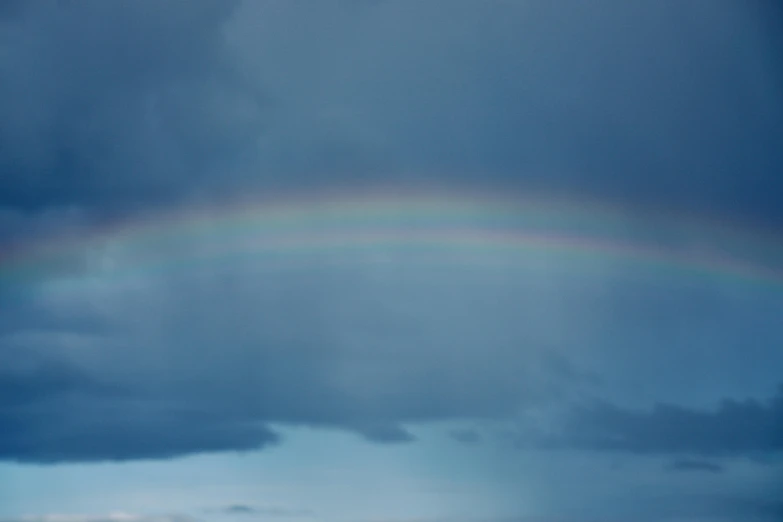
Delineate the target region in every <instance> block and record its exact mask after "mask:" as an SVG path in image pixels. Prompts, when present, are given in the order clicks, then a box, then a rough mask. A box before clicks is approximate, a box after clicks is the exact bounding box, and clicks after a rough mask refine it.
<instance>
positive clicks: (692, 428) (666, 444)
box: [561, 387, 783, 456]
mask: <svg viewBox="0 0 783 522" xmlns="http://www.w3.org/2000/svg"><path fill="white" fill-rule="evenodd" d="M566 431H567V433H566V435H565V440H564V441H561V443H564V444H565V445H568V446H572V447H577V448H584V449H597V450H609V451H630V452H634V453H674V454H692V455H715V456H721V455H725V456H732V455H740V456H742V455H747V456H753V455H757V454H762V455H763V454H767V453H776V452H781V451H783V387H781V388H780V391H779V392H778V393H777V395H775V396H774V397H772V398H770V399H769V400H767V401H760V400H756V399H747V400H742V401H738V400H734V399H724V400H723V401H722V402H721V403H720V405H719V406H718V407H717V408H716V409H714V410H712V411H709V410H698V409H692V408H686V407H682V406H677V405H672V404H657V405H656V406H655V407H654V408H652V409H651V410H649V411H642V410H631V409H626V408H622V407H619V406H616V405H613V404H609V403H600V404H597V405H594V406H592V407H588V408H584V409H581V410H580V411H578V412H577V413H576V414H575V416H574V418H572V419H571V420H570V421H568V427H567V428H566Z"/></svg>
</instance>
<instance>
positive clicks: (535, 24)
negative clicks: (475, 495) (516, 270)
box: [0, 0, 783, 462]
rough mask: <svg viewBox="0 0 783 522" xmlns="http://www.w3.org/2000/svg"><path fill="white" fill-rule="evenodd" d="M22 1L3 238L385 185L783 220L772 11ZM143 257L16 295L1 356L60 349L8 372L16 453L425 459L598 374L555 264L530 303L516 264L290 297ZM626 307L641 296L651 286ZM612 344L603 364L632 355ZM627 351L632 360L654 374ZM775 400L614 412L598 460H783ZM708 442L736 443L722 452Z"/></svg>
mask: <svg viewBox="0 0 783 522" xmlns="http://www.w3.org/2000/svg"><path fill="white" fill-rule="evenodd" d="M2 5H3V6H7V7H8V9H6V10H4V11H2V14H0V17H1V18H2V19H1V20H0V31H2V33H0V38H1V39H2V42H1V43H0V45H1V47H0V48H2V53H0V77H2V78H3V79H4V81H3V82H2V83H1V84H0V209H2V210H0V238H3V239H7V238H13V239H14V240H16V239H18V237H25V238H28V236H33V237H38V236H39V235H44V236H45V234H46V233H47V231H51V230H56V231H57V232H56V233H57V234H60V233H61V232H62V233H65V232H64V231H67V230H70V229H71V228H77V229H79V228H80V227H88V226H89V224H90V223H91V221H90V219H91V217H92V215H93V214H94V213H96V212H97V213H101V212H108V211H110V210H113V209H115V208H116V207H118V206H120V207H124V206H128V207H145V206H146V205H151V204H159V203H160V202H162V201H168V200H172V199H177V198H180V197H186V196H194V197H203V198H209V197H212V196H213V195H214V194H213V192H214V193H217V192H220V191H221V190H229V191H230V190H237V191H240V192H242V193H243V194H248V195H252V194H253V193H254V192H262V193H263V192H266V191H271V190H273V189H275V188H279V187H280V186H283V185H285V186H288V187H296V188H303V189H306V188H308V187H311V186H314V185H337V186H343V185H346V184H347V185H351V186H352V185H354V184H357V183H365V182H368V183H378V182H380V183H382V184H384V185H389V184H397V183H409V182H420V181H424V182H435V183H436V184H437V183H441V184H449V183H461V182H481V183H487V184H494V183H500V184H518V185H521V186H523V187H533V188H542V189H548V190H554V191H565V192H573V193H579V194H594V195H599V196H606V197H607V198H610V199H611V198H613V199H616V200H620V201H621V202H624V203H628V204H635V203H637V202H652V203H656V204H663V205H667V206H668V205H672V206H678V205H680V206H688V207H689V206H693V207H694V208H706V207H714V208H716V209H720V210H726V209H728V210H733V211H737V212H740V213H741V212H743V211H746V210H747V211H749V212H751V213H756V214H757V215H760V216H761V217H763V218H765V219H768V220H771V221H775V220H777V219H779V218H780V219H781V221H783V216H781V214H780V210H779V208H778V206H779V205H778V199H779V194H780V190H779V189H780V180H779V179H778V178H779V175H778V173H779V171H780V170H781V169H780V167H781V156H780V151H779V147H777V142H776V137H777V135H778V134H779V132H778V131H779V130H781V129H780V118H781V114H783V108H781V107H782V105H781V103H780V97H779V93H778V89H779V87H780V85H781V82H780V77H779V75H776V74H777V73H776V71H775V70H774V67H773V65H774V62H775V60H776V59H777V58H778V55H777V54H775V53H776V52H777V51H776V50H775V48H774V47H772V46H770V45H768V42H767V40H766V38H767V36H768V35H767V33H766V32H764V31H766V29H764V30H760V31H761V32H760V33H758V34H757V33H756V30H757V28H758V26H757V24H756V23H755V22H757V21H758V20H759V19H762V18H764V15H765V14H766V13H765V12H761V11H763V9H759V10H758V11H754V10H753V9H746V8H740V7H739V4H733V3H730V2H720V1H718V0H711V1H709V2H692V3H688V4H687V5H686V4H684V3H682V2H677V1H674V0H668V1H662V2H654V3H646V2H620V3H617V2H608V1H597V2H589V3H584V4H579V5H573V6H571V7H570V8H569V9H562V7H560V6H558V5H557V4H555V3H552V2H545V1H541V2H504V1H499V2H474V1H465V0H443V1H441V2H438V1H433V2H417V1H400V2H323V3H321V2H264V1H261V0H259V1H257V2H254V1H247V2H244V3H242V4H241V5H239V4H237V3H236V2H226V1H223V0H194V1H190V2H187V3H185V2H175V1H173V0H170V1H165V0H137V1H135V2H108V1H105V0H82V1H72V2H66V1H63V2H45V1H41V2H30V3H24V4H23V3H10V4H2ZM185 5H187V8H184V7H183V6H185ZM401 28H404V31H402V32H401ZM433 28H435V30H433ZM224 37H225V38H226V40H224ZM229 40H230V42H229ZM262 92H263V93H266V92H270V95H269V96H264V95H263V94H260V93H262ZM270 99H274V104H273V105H270V101H269V100H270ZM205 248H207V247H205ZM118 251H119V254H114V253H112V252H111V249H109V251H108V253H102V252H98V253H94V254H95V257H96V259H92V258H91V256H92V255H93V253H88V254H86V255H85V257H86V258H89V259H88V261H90V262H93V261H94V264H93V265H90V266H93V267H99V268H95V269H94V271H93V272H91V271H90V270H86V272H87V273H86V274H83V275H84V277H80V276H78V275H77V276H75V277H74V278H63V279H62V280H57V278H52V280H51V281H49V280H47V281H42V282H40V284H35V285H31V287H32V288H31V289H27V288H24V289H23V288H21V287H20V285H15V286H13V287H11V286H3V287H2V288H0V305H2V306H3V308H2V314H0V336H2V337H0V353H3V354H4V353H6V352H5V351H6V350H12V348H13V347H14V346H18V343H20V342H22V341H20V339H24V341H23V342H24V344H25V346H27V347H28V348H27V349H29V350H35V351H36V353H37V354H39V357H40V358H39V359H37V360H36V361H35V362H34V363H30V364H31V368H32V369H27V370H24V371H22V370H18V371H17V370H15V369H13V368H15V367H13V366H9V368H12V369H11V370H4V371H3V372H0V389H2V390H6V391H7V392H8V395H7V396H6V397H3V398H2V399H0V404H8V405H9V408H8V409H7V410H4V411H3V413H2V415H3V416H4V417H2V419H3V426H2V429H0V432H1V434H0V458H2V459H8V460H25V461H39V462H41V461H60V460H72V461H76V460H103V459H133V458H158V457H160V458H163V457H172V456H177V455H182V454H187V453H199V452H202V451H217V450H243V449H252V448H259V447H264V446H265V445H268V444H271V443H274V442H276V441H277V436H276V435H275V434H274V432H273V431H271V430H270V428H269V427H267V423H269V424H273V423H284V424H292V425H310V426H321V427H330V428H333V427H339V428H342V429H346V430H349V431H353V432H355V433H359V434H360V435H362V436H364V437H366V438H368V439H369V440H372V441H375V442H386V443H391V442H406V441H409V440H411V439H412V437H413V436H412V434H411V433H409V432H408V431H406V430H405V428H404V427H403V426H406V425H408V423H416V422H426V421H433V420H443V419H463V418H469V419H486V418H491V419H496V418H505V417H508V416H513V415H514V414H516V413H518V412H519V411H520V409H524V406H525V405H527V404H529V403H530V402H535V401H538V400H545V399H548V398H550V397H551V396H553V395H557V396H558V397H561V396H562V395H560V392H562V390H561V389H560V388H567V387H568V389H570V390H576V391H575V392H574V393H576V394H578V393H579V392H580V391H581V388H580V386H585V387H589V386H593V385H594V384H595V383H596V382H597V379H596V378H595V375H596V373H595V372H591V371H586V370H582V368H581V366H580V364H578V363H572V362H571V360H570V359H569V357H564V358H562V359H561V358H552V356H551V355H550V354H551V353H552V352H553V348H552V346H559V345H560V344H566V345H569V346H571V345H572V344H575V343H574V340H573V339H572V338H571V336H572V335H573V336H576V337H578V336H579V335H580V334H579V332H587V333H586V337H589V335H590V333H591V332H593V330H592V328H593V327H594V324H593V323H599V322H600V321H592V319H593V318H594V317H593V315H592V313H593V312H594V311H595V310H596V308H597V307H585V306H582V307H580V306H577V305H574V308H569V305H570V299H569V298H570V297H571V296H570V294H569V295H565V294H564V291H565V290H564V289H563V288H562V286H563V283H562V281H559V280H557V281H555V279H557V278H553V281H546V278H545V277H544V278H541V277H540V276H541V274H540V273H538V272H536V273H534V274H533V276H534V277H528V278H527V279H525V278H524V277H523V278H522V279H520V281H522V282H518V284H516V283H515V284H516V286H514V285H512V283H511V281H510V279H511V278H510V277H506V276H507V275H508V274H502V273H486V274H485V273H483V272H482V273H481V275H480V277H479V276H477V275H476V274H477V273H473V272H469V273H467V274H462V273H458V274H456V276H455V275H454V274H452V275H448V274H445V273H441V272H438V273H424V274H419V275H416V274H413V275H410V277H409V274H407V273H404V272H406V270H407V268H406V267H402V268H400V274H403V275H402V276H399V274H394V273H391V272H394V270H390V271H389V273H387V272H384V268H383V267H382V266H381V267H380V268H378V267H375V268H373V267H370V269H369V270H368V271H367V273H361V271H360V270H353V269H349V270H347V271H345V272H341V271H339V270H338V271H336V272H329V271H325V272H324V273H322V274H320V273H319V274H316V273H315V272H317V270H316V271H313V272H308V271H306V270H305V271H304V272H303V273H301V274H300V273H298V272H296V270H294V271H293V272H289V273H287V274H286V277H285V278H281V279H280V280H279V281H278V280H276V277H270V275H269V273H266V272H259V271H258V268H257V267H255V266H254V264H253V263H252V262H251V263H249V266H232V267H231V268H230V270H227V271H225V272H220V271H217V272H215V273H209V274H207V275H204V274H195V275H194V274H190V276H189V275H187V274H179V273H165V274H156V275H153V276H151V277H134V276H133V275H132V274H135V273H136V272H134V270H137V269H136V265H137V262H138V260H137V259H135V258H134V257H133V255H134V253H133V252H131V253H130V254H128V255H129V257H128V258H124V257H123V255H124V254H123V252H122V245H120V246H119V247H118ZM104 254H105V255H104ZM200 254H202V252H200V251H194V252H184V253H175V254H173V255H172V259H179V260H180V261H181V260H182V259H187V258H188V256H191V257H196V256H199V255H200ZM177 255H180V256H182V257H179V258H177V257H176V256H177ZM142 257H143V256H142ZM174 263H176V261H174ZM87 264H89V263H87ZM240 264H241V263H240ZM104 265H106V266H109V267H111V266H114V265H117V267H119V268H118V272H113V270H114V269H113V268H106V269H105V271H104V269H103V268H100V267H103V266H104ZM609 269H611V267H607V270H609ZM123 271H125V272H123ZM218 272H219V273H218ZM117 273H126V274H131V275H129V276H128V277H127V278H124V277H117V276H116V274H117ZM526 275H527V276H531V274H526ZM191 276H192V277H191ZM398 276H399V277H398ZM493 278H495V279H493ZM616 286H621V285H616ZM622 286H626V285H622ZM601 288H602V291H603V289H605V288H609V286H606V285H604V286H601ZM626 291H627V292H629V295H633V299H635V301H634V302H637V303H638V302H639V300H638V296H637V294H636V288H635V287H634V288H633V289H629V290H626ZM577 294H578V292H577ZM679 295H680V294H678V296H679ZM433 296H435V297H433ZM439 296H446V297H439ZM454 296H456V297H458V298H452V297H454ZM677 299H679V297H677ZM672 300H675V298H672ZM561 301H563V302H561ZM566 301H569V302H568V303H566ZM573 301H575V302H576V301H578V299H574V300H573ZM689 302H690V301H689ZM716 302H718V300H716ZM726 302H727V301H726V300H720V301H719V303H721V304H725V303H726ZM401 303H402V304H401ZM683 306H684V305H683ZM617 308H623V310H624V311H625V310H626V309H628V308H630V307H627V306H623V307H617ZM725 308H726V310H728V309H729V308H731V310H732V311H733V310H734V309H735V308H736V307H734V306H733V302H732V303H731V306H729V305H726V306H725ZM678 310H679V309H678ZM710 310H712V309H710ZM646 313H647V310H645V311H644V316H645V317H646V316H647V315H646ZM710 313H712V312H710ZM715 313H716V314H723V315H721V317H720V318H721V319H722V318H724V317H725V316H726V314H727V312H725V311H723V310H722V311H719V312H715ZM753 313H754V314H755V310H754V312H753ZM664 315H666V314H664ZM756 315H759V314H756ZM612 316H613V317H614V312H612ZM667 317H668V316H667ZM709 319H710V321H709V323H710V329H713V327H712V326H711V325H712V324H713V323H714V321H712V319H713V316H712V315H710V316H709ZM667 320H668V319H667ZM613 321H614V319H613ZM574 322H584V323H590V325H589V327H585V326H584V325H581V326H580V325H576V324H573V323H574ZM613 324H614V323H613ZM667 324H668V323H667ZM389 325H391V326H389ZM509 325H513V326H509ZM566 325H567V327H566ZM659 327H660V328H659ZM580 328H581V330H580ZM595 328H596V329H598V328H597V327H595ZM683 328H684V329H685V328H687V329H688V330H689V331H690V330H692V329H693V328H694V325H693V321H692V320H691V319H688V324H687V325H686V327H683ZM655 329H656V331H658V330H663V328H662V327H661V325H659V324H655ZM572 331H573V332H577V333H573V334H572V333H571V332H572ZM379 332H380V333H379ZM20 335H21V336H22V337H20ZM595 335H596V339H592V340H589V341H591V342H592V344H591V343H590V342H588V340H585V341H584V344H585V345H586V346H591V347H596V346H602V345H603V344H608V342H607V343H604V341H607V337H600V336H599V335H598V334H595ZM742 335H743V337H744V333H743V334H742ZM637 336H638V334H637V333H636V332H631V334H630V335H629V338H633V337H637ZM612 340H616V338H615V337H613V338H612ZM582 342H583V341H582V339H579V343H580V345H581V343H582ZM656 349H657V347H656ZM13 350H16V348H13ZM594 350H595V352H597V351H598V350H599V348H594ZM759 350H761V349H759ZM645 351H647V350H645ZM653 351H654V350H649V352H650V354H649V355H647V356H648V357H649V358H654V357H658V356H657V355H655V354H653ZM577 352H578V353H588V354H591V355H588V356H583V357H582V361H584V359H585V358H591V357H592V352H590V351H589V350H582V351H577V350H573V354H577ZM627 352H628V350H625V349H623V350H622V352H620V351H619V350H618V352H617V358H620V357H627V359H632V358H633V359H641V358H642V357H641V356H640V355H633V356H627V355H625V354H627ZM7 353H12V351H8V352H7ZM13 353H17V352H13ZM694 353H698V354H701V353H702V352H701V351H699V350H695V349H694V350H692V351H688V352H687V354H688V355H689V357H690V356H693V354H694ZM759 353H761V351H759ZM63 354H67V356H64V355H63ZM573 354H569V355H573ZM699 356H700V357H703V355H699ZM596 357H597V355H596ZM64 358H65V359H67V360H68V362H67V363H63V362H62V360H63V359H64ZM609 359H610V363H608V364H606V366H607V367H611V366H612V365H616V366H620V365H621V363H619V362H617V361H615V360H614V359H612V358H609ZM8 360H9V361H10V360H11V358H10V356H9V359H8ZM688 360H689V361H690V359H688ZM2 361H3V362H6V359H2ZM625 363H627V365H629V366H633V367H637V368H638V367H646V366H647V362H646V361H645V362H643V363H639V362H638V361H636V360H634V361H631V362H630V363H629V362H628V360H626V361H625ZM634 364H635V365H636V366H634ZM598 366H600V364H599V365H598ZM672 379H673V380H674V378H672ZM107 382H108V383H112V384H115V383H116V389H115V390H116V393H114V394H107V393H106V391H105V390H104V389H102V388H101V386H102V384H100V383H107ZM564 383H567V386H566V385H565V384H564ZM659 388H660V386H659ZM555 390H557V391H555ZM754 404H755V403H754ZM754 404H750V405H748V404H745V403H742V404H734V403H729V406H728V407H725V408H723V409H720V410H718V411H717V412H698V411H692V410H688V409H684V408H678V407H674V406H672V407H670V406H662V407H660V408H658V409H656V410H655V411H654V412H653V413H645V412H635V411H631V410H625V409H622V408H619V407H615V406H611V405H609V404H605V405H602V406H599V407H597V408H596V409H594V410H590V411H587V412H584V415H583V417H582V418H580V420H579V423H581V424H579V423H578V425H584V426H585V427H586V428H588V429H587V430H586V432H585V434H584V435H579V436H577V438H576V439H575V440H572V441H569V442H571V443H574V444H577V445H581V446H585V447H604V448H617V449H627V450H630V451H639V452H643V451H647V452H650V451H664V452H665V451H674V452H678V451H682V452H699V446H704V445H705V444H706V445H710V444H712V445H713V446H715V447H714V448H712V449H713V450H714V452H715V453H732V452H733V453H741V452H744V451H765V450H767V451H768V450H770V449H772V450H775V449H779V446H777V445H776V444H777V443H775V442H774V441H772V440H770V439H769V438H768V436H769V435H770V434H771V433H772V432H765V431H764V429H765V427H770V426H767V425H765V424H764V422H765V421H764V419H765V418H768V417H769V415H770V414H771V413H770V412H772V413H774V412H775V411H776V410H775V408H778V410H777V411H779V404H778V406H775V405H774V404H773V405H772V406H769V405H765V404H760V403H759V404H755V405H754ZM754 408H755V409H754ZM724 410H725V411H724ZM759 411H760V413H759ZM754 412H756V413H754ZM754 415H755V416H754ZM544 417H546V416H545V415H544ZM729 420H731V421H748V422H750V423H751V424H750V426H751V429H750V432H751V434H750V435H737V434H734V432H732V431H731V430H730V429H729V428H727V427H726V424H727V423H728V421H729ZM680 421H682V423H681V422H680ZM724 421H725V422H724ZM754 422H755V424H754ZM659 425H661V426H665V429H664V432H659V431H656V430H657V429H658V427H659ZM704 425H707V426H708V427H709V428H710V429H711V428H721V429H724V430H728V431H719V432H718V435H717V437H716V439H715V441H712V442H709V441H706V439H705V437H706V435H705V432H704V430H706V429H707V427H705V426H704ZM648 428H649V429H652V431H651V432H648V431H646V430H647V429H648ZM772 429H775V428H774V427H772ZM778 433H779V432H778ZM618 434H619V435H618ZM569 435H572V434H569ZM618 436H620V437H625V438H624V439H621V440H620V441H619V442H618V439H617V437H618ZM580 437H581V438H580ZM463 438H465V437H463ZM705 441H706V442H705ZM672 448H674V449H672ZM701 449H702V450H703V449H704V448H703V447H702V448H701Z"/></svg>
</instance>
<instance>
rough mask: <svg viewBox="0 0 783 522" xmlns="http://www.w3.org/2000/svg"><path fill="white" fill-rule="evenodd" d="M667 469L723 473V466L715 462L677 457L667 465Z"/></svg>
mask: <svg viewBox="0 0 783 522" xmlns="http://www.w3.org/2000/svg"><path fill="white" fill-rule="evenodd" d="M667 469H668V470H670V471H683V472H690V471H695V472H704V473H723V471H724V470H725V468H724V467H723V466H722V465H720V464H718V463H716V462H711V461H709V460H699V459H686V458H683V459H677V460H675V461H674V462H672V463H671V464H670V465H669V466H668V467H667Z"/></svg>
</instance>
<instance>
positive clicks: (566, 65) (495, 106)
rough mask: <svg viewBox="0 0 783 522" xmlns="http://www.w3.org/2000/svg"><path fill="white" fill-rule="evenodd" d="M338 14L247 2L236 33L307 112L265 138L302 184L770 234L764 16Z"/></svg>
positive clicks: (705, 5) (447, 6)
mask: <svg viewBox="0 0 783 522" xmlns="http://www.w3.org/2000/svg"><path fill="white" fill-rule="evenodd" d="M349 6H350V4H348V3H330V4H321V5H319V6H317V7H315V6H314V5H312V4H306V3H304V4H298V3H291V4H288V5H286V6H285V7H283V6H282V4H281V3H277V4H273V5H269V4H263V3H248V4H246V6H245V9H246V11H247V12H248V13H250V14H248V15H247V16H245V17H244V18H243V19H240V20H239V22H238V25H239V26H240V27H242V25H243V24H242V22H243V20H244V21H246V22H247V23H246V24H244V25H245V29H244V30H243V31H241V32H240V34H244V35H246V38H245V39H244V40H242V41H243V42H245V45H246V46H247V47H253V51H251V52H250V53H249V58H248V60H247V61H248V63H250V64H251V66H253V67H256V68H257V69H258V71H259V75H262V77H263V78H264V79H265V80H268V81H269V83H270V84H272V85H275V86H277V88H278V90H279V91H280V93H281V96H282V97H283V98H284V99H285V100H286V101H287V103H289V104H290V105H292V106H300V107H304V108H305V111H306V114H307V115H308V116H303V117H302V118H303V119H301V120H300V121H288V122H287V123H288V124H290V125H292V126H289V127H287V128H288V129H289V130H291V132H294V133H299V134H298V136H294V137H291V138H290V139H289V140H288V141H287V142H286V143H282V142H281V141H280V139H281V136H282V134H277V135H276V136H272V137H270V138H269V140H270V141H264V140H262V143H263V144H264V147H266V148H265V150H266V151H267V152H269V153H270V154H271V155H272V156H273V157H274V158H276V160H279V161H278V162H277V163H272V165H276V166H278V167H280V166H285V168H289V167H290V168H291V169H292V170H295V171H298V172H300V174H303V176H302V178H298V179H299V180H300V181H301V180H302V179H304V180H310V181H311V182H314V183H316V182H318V180H316V179H315V177H314V176H313V175H309V176H308V175H307V173H308V172H310V174H315V176H318V175H319V174H322V173H323V172H324V170H323V169H325V171H326V172H329V174H330V180H331V181H332V182H333V183H338V184H339V183H340V182H346V179H347V182H372V181H381V182H389V181H394V182H398V183H399V182H405V181H408V182H411V181H413V182H416V181H424V182H443V183H450V182H452V183H458V182H478V183H482V184H492V183H499V184H502V185H507V184H517V185H520V186H522V187H525V188H537V189H542V190H552V191H559V192H565V193H569V194H573V193H578V194H580V195H589V196H594V197H599V198H603V199H612V200H615V201H618V202H620V203H624V204H627V205H637V204H649V205H652V206H654V207H655V206H659V207H665V208H667V209H669V208H680V209H686V210H688V211H696V212H699V211H707V212H716V213H724V212H725V213H731V214H734V215H736V216H738V217H745V218H751V219H752V218H757V219H760V220H768V221H770V222H772V223H777V224H781V223H783V214H782V213H781V211H780V206H779V204H778V202H779V200H780V198H781V197H783V185H782V184H781V182H780V179H779V176H778V175H777V173H778V172H779V171H780V170H781V168H782V167H783V153H781V151H780V147H778V146H777V142H778V136H779V135H781V134H783V103H782V101H783V75H782V74H781V70H782V69H781V65H780V64H781V56H782V55H781V52H782V51H781V49H783V47H781V46H779V45H777V43H778V42H779V36H778V33H777V32H776V26H777V25H779V23H775V22H773V20H776V19H777V20H779V19H780V10H779V9H778V8H776V7H775V6H773V5H771V4H764V3H755V2H754V3H751V4H747V3H743V2H737V1H731V0H723V1H721V0H717V1H693V2H679V1H677V0H664V1H660V2H640V1H634V2H619V3H618V2H613V1H611V0H599V1H595V2H584V3H582V2H580V3H576V4H573V5H569V7H568V8H567V9H564V8H562V6H561V5H560V4H558V3H556V2H546V1H530V2H506V1H498V2H473V1H469V0H468V1H465V0H452V1H449V2H415V1H402V2H383V3H379V4H377V5H375V6H373V7H372V8H371V9H362V10H357V9H351V8H350V7H349ZM260 17H266V18H268V19H269V22H268V23H267V24H260V27H262V28H263V29H264V31H258V27H259V24H257V23H256V21H255V20H257V19H259V18H260ZM401 28H404V31H403V32H401ZM402 34H404V37H403V36H401V35H402ZM324 42H331V43H330V44H324ZM278 46H283V47H284V48H285V49H287V51H288V52H289V55H288V58H289V59H288V60H286V59H285V58H282V57H280V56H276V55H273V54H272V53H271V51H268V50H265V49H271V48H278ZM310 86H317V87H315V88H311V87H310ZM282 93H285V94H282ZM285 127H286V126H285V125H281V129H282V128H285ZM313 128H315V129H319V132H323V133H324V134H322V135H317V134H312V133H310V129H313ZM293 129H296V130H295V131H294V130H293ZM368 136H372V139H369V138H367V137H368ZM327 137H329V138H330V139H327ZM284 141H285V140H284ZM368 154H369V155H370V157H369V158H368V157H367V155H368ZM305 158H308V159H305ZM371 158H375V159H378V158H384V159H382V161H384V162H385V161H392V162H393V163H394V165H395V166H396V167H397V168H398V170H399V171H400V172H399V173H396V174H392V175H391V176H392V179H389V175H390V174H389V172H388V171H385V170H383V169H374V168H370V166H371V165H372V159H371ZM261 161H262V162H264V161H269V158H266V159H262V160H261ZM362 169H363V170H362ZM341 170H342V171H345V170H350V171H359V172H355V173H354V176H353V177H348V178H340V171H341ZM305 182H306V181H305Z"/></svg>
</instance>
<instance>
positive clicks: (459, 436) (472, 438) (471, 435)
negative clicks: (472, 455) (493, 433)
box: [449, 429, 482, 445]
mask: <svg viewBox="0 0 783 522" xmlns="http://www.w3.org/2000/svg"><path fill="white" fill-rule="evenodd" d="M449 436H450V437H451V438H452V439H454V440H456V441H457V442H461V443H462V444H467V445H475V444H478V443H480V442H481V440H482V437H481V434H480V433H479V432H478V431H477V430H472V429H460V430H452V431H450V432H449Z"/></svg>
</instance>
